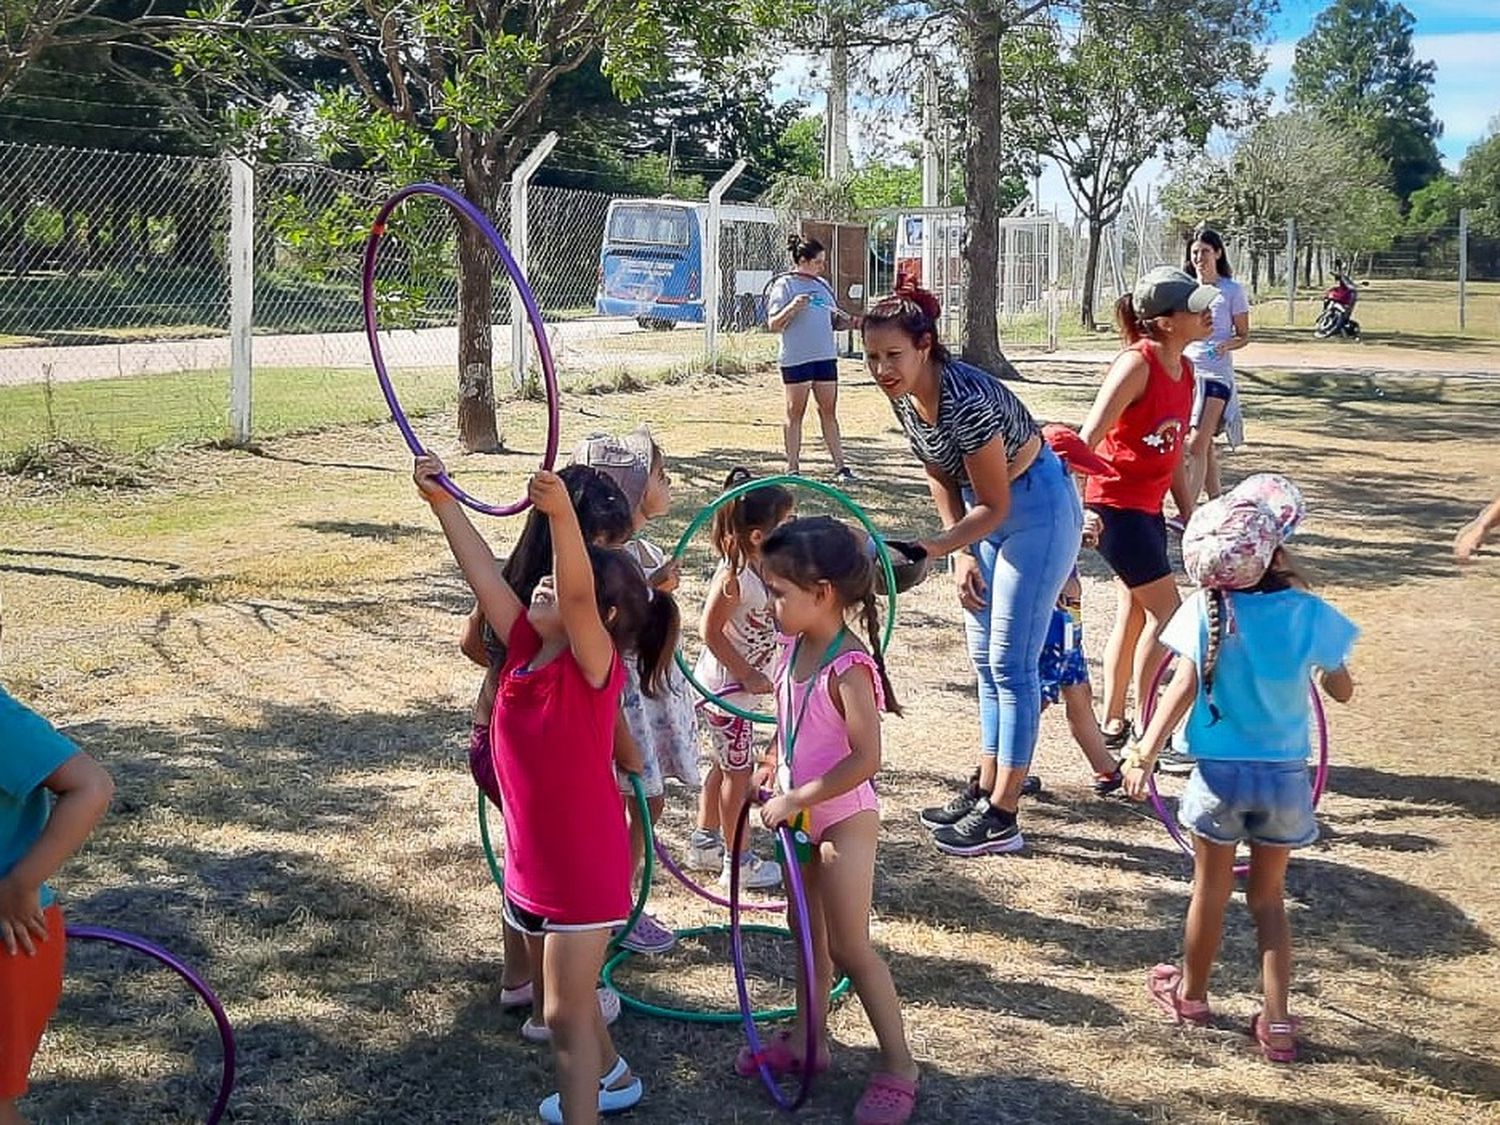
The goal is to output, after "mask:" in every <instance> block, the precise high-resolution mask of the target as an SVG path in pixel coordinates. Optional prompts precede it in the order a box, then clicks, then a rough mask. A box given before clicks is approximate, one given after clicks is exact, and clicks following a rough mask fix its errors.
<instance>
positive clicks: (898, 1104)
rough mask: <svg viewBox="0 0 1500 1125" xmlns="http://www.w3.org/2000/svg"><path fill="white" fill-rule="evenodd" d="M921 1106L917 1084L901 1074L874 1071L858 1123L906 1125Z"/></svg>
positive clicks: (856, 1118) (859, 1107)
mask: <svg viewBox="0 0 1500 1125" xmlns="http://www.w3.org/2000/svg"><path fill="white" fill-rule="evenodd" d="M916 1106H917V1084H916V1083H915V1082H912V1081H908V1080H907V1079H905V1078H902V1077H901V1076H900V1075H899V1074H887V1073H885V1072H884V1071H881V1072H878V1073H876V1074H872V1075H871V1076H870V1084H869V1085H868V1086H866V1087H865V1092H864V1094H863V1095H862V1096H861V1097H860V1099H859V1104H858V1105H856V1106H855V1107H854V1125H906V1122H908V1121H910V1120H911V1115H912V1110H914V1109H916Z"/></svg>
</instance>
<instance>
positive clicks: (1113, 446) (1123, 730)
mask: <svg viewBox="0 0 1500 1125" xmlns="http://www.w3.org/2000/svg"><path fill="white" fill-rule="evenodd" d="M1217 293H1218V291H1217V290H1216V289H1214V288H1213V287H1211V286H1207V285H1199V284H1198V282H1197V281H1196V280H1194V279H1193V278H1192V277H1189V276H1188V275H1187V274H1186V273H1184V272H1183V271H1182V270H1178V269H1172V268H1171V267H1169V266H1163V267H1161V268H1159V269H1154V270H1152V271H1151V272H1150V273H1148V274H1147V275H1146V276H1145V277H1143V278H1141V280H1140V281H1139V282H1137V283H1136V287H1135V290H1134V292H1133V293H1127V294H1126V295H1125V296H1123V297H1121V298H1120V300H1119V303H1118V304H1117V305H1116V306H1115V319H1116V322H1117V323H1118V325H1119V327H1120V333H1121V335H1122V336H1123V337H1124V338H1125V341H1126V344H1127V347H1126V349H1125V350H1124V351H1123V352H1121V353H1120V354H1119V355H1118V356H1117V357H1116V358H1115V361H1114V363H1113V364H1112V365H1111V366H1110V369H1109V374H1107V375H1106V376H1105V377H1104V385H1103V386H1101V387H1100V388H1099V395H1098V397H1097V398H1096V399H1095V400H1094V406H1093V409H1092V410H1090V411H1089V417H1088V421H1087V422H1085V423H1084V426H1083V431H1082V434H1081V436H1082V438H1083V440H1084V441H1085V442H1086V443H1087V444H1088V445H1089V446H1090V447H1097V448H1098V451H1099V452H1100V454H1102V455H1103V456H1104V457H1106V458H1108V460H1109V461H1110V462H1111V463H1112V464H1113V465H1114V467H1115V471H1116V473H1117V475H1116V476H1114V477H1110V478H1108V479H1106V478H1105V477H1102V476H1092V477H1089V478H1087V482H1086V484H1085V485H1084V504H1085V506H1086V508H1087V511H1086V513H1085V515H1084V523H1083V535H1084V542H1085V543H1086V544H1092V545H1094V546H1097V547H1098V549H1099V553H1100V554H1102V555H1103V556H1104V560H1105V562H1107V563H1109V567H1110V569H1111V570H1112V571H1114V574H1115V589H1116V595H1117V596H1116V602H1117V605H1116V612H1115V625H1114V629H1113V631H1112V632H1111V633H1110V637H1109V643H1108V644H1107V645H1106V646H1105V650H1104V739H1105V744H1106V745H1107V746H1108V747H1109V749H1110V750H1111V751H1112V752H1114V753H1116V754H1118V753H1120V752H1121V751H1123V750H1124V748H1125V745H1126V743H1127V742H1128V741H1129V739H1130V725H1129V724H1128V723H1127V722H1126V720H1125V700H1126V689H1127V687H1128V686H1129V685H1130V684H1131V683H1132V682H1133V683H1134V687H1135V698H1136V706H1137V707H1139V706H1140V701H1141V699H1142V698H1143V697H1144V695H1145V691H1146V685H1147V684H1148V683H1150V678H1151V675H1152V673H1153V672H1155V670H1156V666H1157V664H1158V663H1159V662H1160V661H1161V653H1162V649H1161V645H1160V643H1159V642H1158V641H1157V635H1158V634H1159V633H1160V632H1161V629H1162V626H1163V625H1165V624H1166V623H1167V621H1168V620H1169V619H1170V618H1171V616H1172V614H1173V613H1175V612H1176V610H1177V606H1178V603H1179V600H1180V599H1179V598H1178V594H1177V583H1176V581H1175V580H1174V579H1173V577H1172V565H1171V563H1170V562H1169V561H1168V559H1167V529H1166V524H1165V522H1164V521H1163V519H1162V513H1161V505H1162V500H1163V498H1164V497H1165V496H1166V494H1167V491H1168V489H1169V488H1170V487H1171V485H1172V474H1173V473H1174V472H1175V471H1176V469H1177V465H1178V463H1179V462H1180V461H1181V460H1182V455H1183V444H1184V442H1185V441H1186V440H1187V434H1188V423H1189V418H1190V415H1191V413H1192V407H1193V365H1192V363H1191V362H1190V361H1189V360H1188V359H1187V358H1186V357H1184V356H1183V354H1182V350H1183V348H1184V347H1186V346H1187V344H1188V343H1190V342H1191V341H1193V340H1202V339H1204V338H1206V337H1207V336H1208V334H1209V333H1210V332H1211V331H1212V328H1213V322H1212V321H1211V320H1210V317H1209V312H1208V309H1209V306H1210V304H1212V302H1213V299H1214V297H1215V296H1216V295H1217Z"/></svg>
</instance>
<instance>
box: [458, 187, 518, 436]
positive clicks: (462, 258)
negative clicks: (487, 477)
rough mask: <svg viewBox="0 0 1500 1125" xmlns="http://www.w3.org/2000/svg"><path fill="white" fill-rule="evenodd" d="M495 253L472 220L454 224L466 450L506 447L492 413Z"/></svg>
mask: <svg viewBox="0 0 1500 1125" xmlns="http://www.w3.org/2000/svg"><path fill="white" fill-rule="evenodd" d="M481 206H483V204H481ZM494 258H495V254H494V251H493V250H491V249H490V245H489V243H488V242H486V241H485V238H484V235H482V234H480V233H479V231H477V230H476V229H475V228H474V226H473V224H471V223H460V224H459V225H458V438H459V441H461V442H462V443H463V447H464V449H466V450H468V451H469V452H470V453H498V452H500V451H501V450H502V449H504V448H505V446H504V443H503V442H502V441H501V438H500V428H499V424H498V423H497V421H496V418H495V369H494V343H493V339H492V336H491V331H492V325H493V316H492V311H493V299H494V269H495V261H494ZM517 312H518V310H514V309H513V310H511V315H512V316H515V315H517Z"/></svg>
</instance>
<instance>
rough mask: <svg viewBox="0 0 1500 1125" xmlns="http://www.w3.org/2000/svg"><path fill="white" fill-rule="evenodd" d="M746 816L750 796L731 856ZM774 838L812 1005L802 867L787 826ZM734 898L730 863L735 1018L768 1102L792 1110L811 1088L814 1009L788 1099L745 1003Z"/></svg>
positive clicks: (736, 875)
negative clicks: (799, 1072) (799, 1068)
mask: <svg viewBox="0 0 1500 1125" xmlns="http://www.w3.org/2000/svg"><path fill="white" fill-rule="evenodd" d="M749 819H750V800H749V798H746V800H745V804H744V806H743V807H742V808H741V809H740V817H739V820H737V821H735V825H734V853H735V854H736V855H738V854H739V852H740V846H741V845H742V844H743V843H744V840H745V825H746V822H747V821H748V820H749ZM776 838H777V840H779V841H780V842H781V854H782V856H783V858H785V860H786V889H787V898H788V899H789V900H790V902H791V904H792V906H793V908H794V909H795V914H796V916H795V917H788V918H787V927H788V928H789V929H791V930H793V931H794V932H795V933H796V936H797V951H798V953H799V954H800V957H799V960H800V962H801V963H800V964H799V966H798V974H797V975H798V978H799V979H800V980H801V982H802V994H803V995H804V996H806V997H807V998H808V1002H809V1003H811V1002H812V997H813V989H814V988H815V987H816V984H815V982H814V981H813V976H812V972H813V948H812V930H811V929H810V928H809V927H808V925H807V891H806V889H805V888H804V887H803V886H802V870H801V867H800V866H799V865H798V863H797V853H796V851H795V850H794V844H793V840H792V833H791V829H789V828H788V827H787V826H786V825H785V824H782V825H779V826H778V827H777V829H776ZM739 899H740V865H739V864H737V863H736V864H731V865H730V868H729V950H730V956H731V958H732V960H733V961H734V989H735V992H736V993H737V994H738V995H739V1001H740V1018H741V1019H742V1020H743V1021H744V1024H745V1038H746V1040H747V1041H748V1042H749V1044H750V1057H751V1058H752V1059H754V1060H755V1068H756V1069H757V1070H758V1071H760V1080H761V1081H762V1082H764V1083H765V1085H766V1089H767V1090H768V1091H770V1094H771V1100H772V1101H774V1102H775V1103H776V1104H777V1105H778V1106H780V1107H781V1108H782V1109H784V1110H786V1111H787V1112H788V1113H792V1112H795V1111H796V1110H797V1109H798V1108H799V1107H800V1106H801V1105H802V1103H803V1102H805V1101H807V1095H808V1094H809V1093H811V1092H812V1081H813V1063H814V1060H816V1059H817V1057H818V1055H817V1051H818V1021H817V1020H816V1019H814V1018H813V1013H811V1012H809V1013H808V1016H807V1046H806V1049H805V1050H804V1051H803V1054H802V1081H801V1084H800V1085H799V1086H798V1088H797V1094H796V1096H795V1097H793V1098H788V1097H787V1096H786V1094H785V1093H784V1092H783V1091H782V1089H781V1085H780V1083H778V1082H777V1081H776V1076H775V1075H774V1074H772V1073H771V1067H770V1064H769V1063H767V1062H766V1050H765V1047H764V1046H763V1045H762V1043H761V1041H760V1032H758V1031H757V1030H756V1029H755V1017H754V1008H753V1007H752V1006H751V1004H750V986H749V985H748V984H747V983H746V981H745V947H744V935H743V934H742V933H741V932H740V902H739Z"/></svg>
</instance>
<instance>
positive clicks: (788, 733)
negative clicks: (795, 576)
mask: <svg viewBox="0 0 1500 1125" xmlns="http://www.w3.org/2000/svg"><path fill="white" fill-rule="evenodd" d="M846 631H847V630H845V629H840V630H839V631H838V633H837V634H835V635H834V638H833V640H831V641H829V642H828V648H827V649H825V650H824V652H823V655H822V656H821V657H820V658H819V659H818V667H817V670H816V671H815V672H813V674H812V678H811V679H809V680H808V681H807V691H806V692H804V693H803V695H802V705H801V706H800V707H798V708H797V715H796V718H794V719H793V720H792V723H791V726H790V727H787V726H782V727H781V768H780V769H779V770H777V771H776V773H777V777H776V780H777V782H778V783H779V784H780V786H781V791H782V792H783V793H786V792H788V791H789V790H790V789H791V787H792V756H793V755H794V754H795V753H796V749H797V733H798V732H799V731H800V730H801V729H802V720H803V719H805V718H806V717H807V705H808V703H809V702H810V701H811V700H812V697H813V692H815V691H817V690H818V679H819V678H820V677H821V676H822V675H823V669H824V668H827V667H828V666H829V665H830V664H832V663H833V661H834V659H835V658H836V657H837V656H838V654H839V647H840V646H841V645H842V644H843V643H844V633H845V632H846ZM801 651H802V638H801V637H798V638H797V643H796V644H795V645H794V646H793V647H792V655H791V657H790V658H789V659H788V660H787V663H786V710H787V713H790V712H791V710H792V700H793V699H794V698H795V696H796V670H797V654H798V653H799V652H801Z"/></svg>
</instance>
